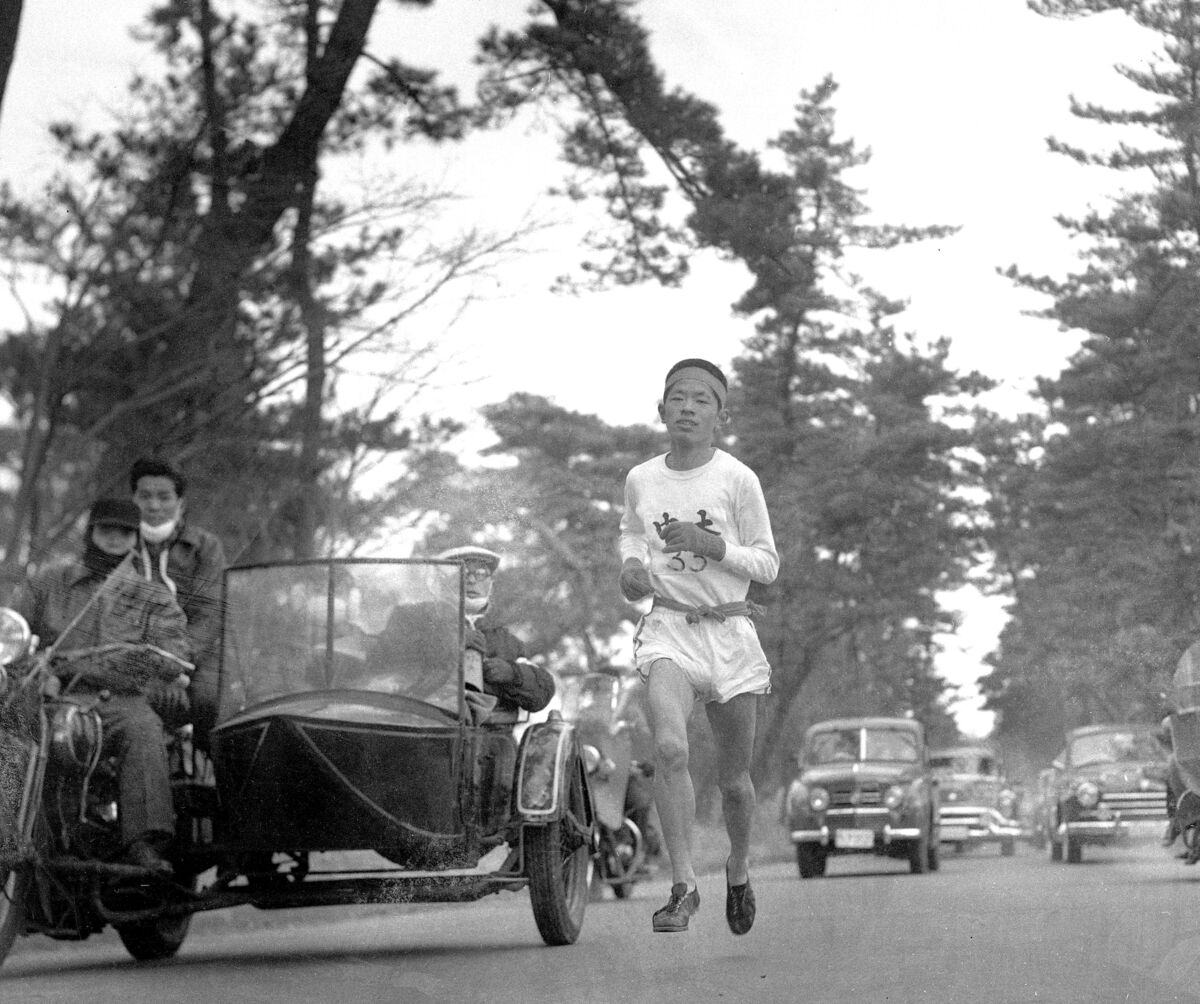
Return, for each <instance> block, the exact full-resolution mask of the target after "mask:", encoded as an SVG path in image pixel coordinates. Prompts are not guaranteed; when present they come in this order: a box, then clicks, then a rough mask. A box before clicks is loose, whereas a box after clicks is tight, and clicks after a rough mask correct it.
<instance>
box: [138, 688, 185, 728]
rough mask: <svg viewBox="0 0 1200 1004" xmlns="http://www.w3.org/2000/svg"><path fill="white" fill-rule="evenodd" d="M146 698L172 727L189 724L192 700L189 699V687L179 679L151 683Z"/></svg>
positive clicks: (159, 715)
mask: <svg viewBox="0 0 1200 1004" xmlns="http://www.w3.org/2000/svg"><path fill="white" fill-rule="evenodd" d="M146 700H147V701H148V702H149V704H150V707H151V708H152V709H153V710H154V713H155V714H156V715H158V717H159V718H161V719H162V720H163V723H164V724H166V725H169V726H171V727H172V728H177V727H178V726H180V725H186V724H187V721H188V718H189V717H190V715H191V710H192V702H191V701H190V700H189V699H188V692H187V689H186V688H185V687H184V686H183V684H181V683H180V682H179V681H178V680H173V681H171V682H170V683H165V682H163V681H161V680H156V681H155V682H154V683H151V684H150V686H149V688H148V689H147V690H146Z"/></svg>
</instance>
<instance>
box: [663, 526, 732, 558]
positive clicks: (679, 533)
mask: <svg viewBox="0 0 1200 1004" xmlns="http://www.w3.org/2000/svg"><path fill="white" fill-rule="evenodd" d="M663 550H664V551H666V552H667V553H668V554H671V553H676V552H679V551H690V552H691V553H692V554H699V555H703V556H704V557H705V558H712V559H713V561H720V560H721V559H722V558H724V557H725V541H724V540H722V539H721V537H720V536H719V535H718V534H715V533H709V532H708V531H707V530H701V529H700V527H698V526H697V525H696V524H695V523H685V522H683V521H682V520H676V521H675V522H674V523H668V524H667V527H666V529H665V530H664V531H663Z"/></svg>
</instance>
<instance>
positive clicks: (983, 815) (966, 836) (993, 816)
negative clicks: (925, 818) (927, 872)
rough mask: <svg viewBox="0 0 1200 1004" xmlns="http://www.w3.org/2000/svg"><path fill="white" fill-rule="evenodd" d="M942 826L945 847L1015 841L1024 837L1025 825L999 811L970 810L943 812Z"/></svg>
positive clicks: (974, 808) (984, 808)
mask: <svg viewBox="0 0 1200 1004" xmlns="http://www.w3.org/2000/svg"><path fill="white" fill-rule="evenodd" d="M938 826H939V829H940V831H941V838H940V839H941V840H942V842H943V843H954V844H988V843H1001V842H1003V841H1006V840H1015V839H1017V838H1018V837H1021V836H1023V830H1022V829H1021V824H1020V823H1018V822H1017V821H1016V820H1015V819H1008V818H1007V817H1005V816H1004V815H1002V814H1001V813H1000V812H998V811H996V810H995V809H990V808H986V807H978V808H976V807H970V808H967V809H955V810H954V811H952V812H947V811H945V810H944V809H943V810H942V812H941V814H940V816H939V819H938Z"/></svg>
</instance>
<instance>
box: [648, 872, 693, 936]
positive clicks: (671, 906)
mask: <svg viewBox="0 0 1200 1004" xmlns="http://www.w3.org/2000/svg"><path fill="white" fill-rule="evenodd" d="M699 909H700V890H699V888H696V889H693V890H692V891H691V892H688V887H687V885H686V883H683V882H676V883H675V884H674V885H673V886H671V898H670V899H669V900H667V905H666V906H664V907H663V908H662V909H661V910H656V911H655V912H654V921H653V924H654V930H656V931H668V932H670V931H686V930H687V928H688V920H689V919H690V918H691V916H692V914H693V913H695V912H696V911H697V910H699Z"/></svg>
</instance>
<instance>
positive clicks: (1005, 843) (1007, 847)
mask: <svg viewBox="0 0 1200 1004" xmlns="http://www.w3.org/2000/svg"><path fill="white" fill-rule="evenodd" d="M1016 853H1017V842H1016V841H1015V840H1014V839H1013V838H1012V837H1006V838H1005V839H1004V840H1002V841H1000V854H1001V856H1002V857H1006V858H1011V857H1012V856H1013V855H1014V854H1016Z"/></svg>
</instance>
